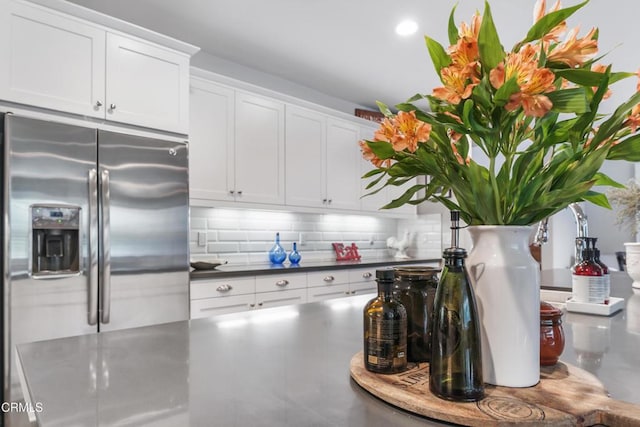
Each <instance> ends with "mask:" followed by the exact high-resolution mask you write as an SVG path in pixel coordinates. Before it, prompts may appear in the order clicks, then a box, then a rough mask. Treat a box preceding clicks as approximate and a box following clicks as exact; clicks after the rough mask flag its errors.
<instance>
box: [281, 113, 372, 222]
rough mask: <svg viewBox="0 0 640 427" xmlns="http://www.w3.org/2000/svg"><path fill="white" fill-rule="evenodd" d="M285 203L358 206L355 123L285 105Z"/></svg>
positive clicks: (356, 133) (328, 206) (333, 206)
mask: <svg viewBox="0 0 640 427" xmlns="http://www.w3.org/2000/svg"><path fill="white" fill-rule="evenodd" d="M286 109H287V115H286V203H287V205H290V206H308V207H321V208H322V207H324V208H335V209H348V210H358V209H360V200H359V197H360V183H359V177H360V170H359V165H360V163H359V161H358V156H359V154H358V152H359V149H358V136H359V130H358V126H356V125H354V124H353V123H349V122H347V121H345V120H339V119H336V118H333V117H329V116H327V115H325V114H322V113H319V112H316V111H313V110H309V109H306V108H302V107H298V106H294V105H287V107H286Z"/></svg>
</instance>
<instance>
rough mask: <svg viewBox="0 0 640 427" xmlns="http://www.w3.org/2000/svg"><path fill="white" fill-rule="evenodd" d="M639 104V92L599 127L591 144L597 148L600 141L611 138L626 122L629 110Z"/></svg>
mask: <svg viewBox="0 0 640 427" xmlns="http://www.w3.org/2000/svg"><path fill="white" fill-rule="evenodd" d="M639 102H640V92H636V93H635V94H633V95H632V96H631V97H630V98H629V99H628V100H627V101H626V102H625V103H623V104H621V105H620V106H618V108H616V111H614V112H613V114H612V115H611V117H609V119H607V120H606V121H605V122H604V123H602V124H601V125H600V127H599V128H598V131H597V132H596V134H595V136H594V137H593V140H592V141H591V143H592V144H595V146H596V147H597V146H598V145H600V143H601V142H602V141H605V140H606V139H607V138H610V137H611V136H613V135H614V134H615V133H616V132H617V131H618V130H619V129H620V127H621V126H622V123H623V122H624V120H626V118H627V114H628V113H629V110H631V109H632V108H633V107H634V106H635V105H636V104H638V103H639Z"/></svg>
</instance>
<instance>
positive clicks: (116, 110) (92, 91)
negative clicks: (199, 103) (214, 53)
mask: <svg viewBox="0 0 640 427" xmlns="http://www.w3.org/2000/svg"><path fill="white" fill-rule="evenodd" d="M56 4H57V3H56ZM0 6H2V10H1V11H0V55H2V58H3V61H2V62H1V63H0V100H4V101H11V102H16V103H20V104H26V105H30V106H35V107H40V108H47V109H51V110H56V111H62V112H66V113H72V114H78V115H82V116H87V117H94V118H99V119H107V120H112V121H118V122H122V123H128V124H133V125H138V126H144V127H149V128H154V129H161V130H166V131H171V132H176V133H181V134H186V133H187V131H188V126H189V122H188V120H189V117H188V113H189V108H188V107H189V98H188V97H189V60H190V54H191V53H194V52H195V51H196V50H197V49H196V48H194V47H193V46H189V45H186V44H182V43H179V42H176V43H175V44H179V45H180V46H183V45H184V46H186V47H188V48H189V49H190V53H186V52H184V51H177V50H174V49H171V48H168V47H164V46H161V45H159V44H156V43H152V42H149V41H146V40H143V39H140V38H139V37H134V36H129V35H127V34H124V33H122V32H119V31H112V30H110V29H109V28H108V27H104V26H102V25H99V24H95V23H93V22H89V21H86V20H84V19H81V18H78V17H76V16H72V15H68V14H66V13H63V12H60V11H57V10H52V9H48V8H46V7H43V6H40V5H35V4H32V3H29V2H26V1H21V0H0ZM83 10H84V9H83ZM121 25H124V23H121ZM137 30H138V32H141V31H143V30H142V29H140V28H139V27H138V28H137ZM185 49H186V48H185ZM189 49H187V50H189Z"/></svg>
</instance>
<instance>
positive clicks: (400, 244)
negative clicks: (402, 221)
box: [387, 231, 411, 259]
mask: <svg viewBox="0 0 640 427" xmlns="http://www.w3.org/2000/svg"><path fill="white" fill-rule="evenodd" d="M410 245H411V233H409V231H405V232H404V236H403V237H402V240H398V239H397V238H395V237H394V236H391V237H389V238H388V239H387V248H389V249H395V250H396V254H395V255H394V258H400V259H407V258H410V257H409V255H407V249H409V246H410Z"/></svg>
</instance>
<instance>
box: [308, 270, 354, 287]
mask: <svg viewBox="0 0 640 427" xmlns="http://www.w3.org/2000/svg"><path fill="white" fill-rule="evenodd" d="M307 283H308V284H309V287H313V286H330V285H340V284H343V283H347V284H348V283H349V272H348V270H326V271H316V272H313V273H307Z"/></svg>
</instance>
